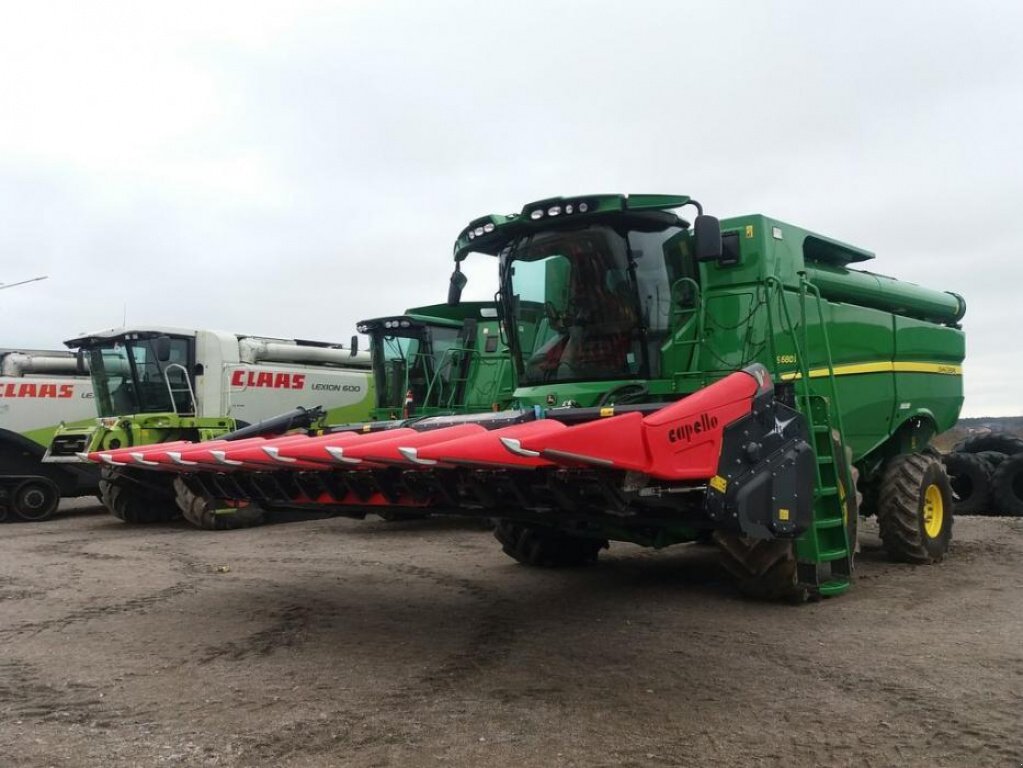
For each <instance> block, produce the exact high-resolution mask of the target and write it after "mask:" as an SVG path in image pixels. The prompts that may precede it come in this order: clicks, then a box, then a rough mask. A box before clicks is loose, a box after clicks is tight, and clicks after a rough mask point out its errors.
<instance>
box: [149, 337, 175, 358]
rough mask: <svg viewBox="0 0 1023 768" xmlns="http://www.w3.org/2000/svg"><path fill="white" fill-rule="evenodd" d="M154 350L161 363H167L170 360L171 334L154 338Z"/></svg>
mask: <svg viewBox="0 0 1023 768" xmlns="http://www.w3.org/2000/svg"><path fill="white" fill-rule="evenodd" d="M153 352H154V354H155V355H156V359H157V360H159V361H160V362H161V363H166V362H167V361H168V360H170V353H171V345H170V336H157V337H156V338H155V339H153Z"/></svg>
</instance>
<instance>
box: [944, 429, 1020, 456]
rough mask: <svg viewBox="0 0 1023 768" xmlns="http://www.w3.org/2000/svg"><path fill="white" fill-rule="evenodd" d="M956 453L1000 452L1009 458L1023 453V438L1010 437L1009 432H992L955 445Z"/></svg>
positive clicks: (969, 438) (954, 450)
mask: <svg viewBox="0 0 1023 768" xmlns="http://www.w3.org/2000/svg"><path fill="white" fill-rule="evenodd" d="M952 451H953V452H955V453H982V452H985V451H998V452H999V453H1005V454H1008V455H1009V456H1015V455H1016V454H1017V453H1023V438H1019V437H1016V436H1015V435H1010V434H1008V433H1007V432H991V433H989V434H986V435H978V436H976V437H968V438H966V439H965V440H961V441H960V442H958V443H956V444H955V447H954V448H953V449H952Z"/></svg>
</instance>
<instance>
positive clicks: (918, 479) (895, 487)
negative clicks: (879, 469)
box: [877, 451, 953, 564]
mask: <svg viewBox="0 0 1023 768" xmlns="http://www.w3.org/2000/svg"><path fill="white" fill-rule="evenodd" d="M952 509H953V504H952V485H951V483H950V482H949V480H948V475H947V474H945V467H944V466H943V465H942V463H941V460H940V459H939V458H938V457H937V456H936V455H935V454H933V453H931V452H928V451H925V452H920V453H908V454H904V455H902V456H896V457H895V458H894V459H892V460H891V461H890V462H889V463H888V466H886V467H885V469H884V477H883V479H882V481H881V496H880V500H879V503H878V510H877V524H878V528H879V530H880V533H881V541H882V542H883V543H884V547H885V549H886V550H887V551H888V554H889V555H890V556H891V557H892V558H893V559H895V560H900V561H902V562H906V563H917V564H925V563H936V562H938V561H940V560H941V559H942V558H943V557H944V556H945V553H946V552H948V547H949V544H950V543H951V541H952V522H953V515H952Z"/></svg>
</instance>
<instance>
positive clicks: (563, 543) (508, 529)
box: [494, 520, 608, 568]
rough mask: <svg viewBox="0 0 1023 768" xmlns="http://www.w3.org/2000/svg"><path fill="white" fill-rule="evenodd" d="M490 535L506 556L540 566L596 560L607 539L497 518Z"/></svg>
mask: <svg viewBox="0 0 1023 768" xmlns="http://www.w3.org/2000/svg"><path fill="white" fill-rule="evenodd" d="M494 538H496V539H497V540H498V541H499V542H501V549H502V550H503V551H504V553H505V554H506V555H508V557H510V558H512V559H514V560H517V561H518V562H520V563H522V564H523V565H533V566H540V567H544V568H566V567H567V568H573V567H579V566H583V565H590V564H592V563H595V562H597V556H598V555H599V554H600V550H602V549H607V547H608V542H607V539H588V538H583V537H579V536H569V535H568V534H566V533H562V532H561V531H556V530H554V529H552V528H544V527H542V526H538V525H526V524H524V523H514V522H511V521H509V520H500V521H498V523H497V525H496V527H495V528H494Z"/></svg>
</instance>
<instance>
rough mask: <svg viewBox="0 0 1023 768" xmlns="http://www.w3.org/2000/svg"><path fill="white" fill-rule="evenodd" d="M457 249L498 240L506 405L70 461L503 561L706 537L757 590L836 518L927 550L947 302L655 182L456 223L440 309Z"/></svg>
mask: <svg viewBox="0 0 1023 768" xmlns="http://www.w3.org/2000/svg"><path fill="white" fill-rule="evenodd" d="M687 206H691V207H693V208H695V209H696V212H697V216H696V218H695V220H694V221H693V223H692V225H690V224H689V222H687V221H685V220H683V219H682V218H680V216H679V215H678V213H676V211H679V210H680V209H683V208H686V207H687ZM473 253H480V254H486V255H489V256H494V257H497V258H498V260H499V265H500V290H499V303H498V313H499V317H500V320H501V332H502V334H503V338H504V339H505V340H506V341H507V344H508V346H509V349H510V353H511V357H512V360H513V362H514V365H515V373H516V383H517V387H516V390H515V403H514V405H515V407H514V408H512V409H509V410H505V411H502V412H495V413H487V414H466V415H460V416H438V417H428V418H423V419H418V420H414V421H411V422H409V421H401V420H396V421H394V422H392V423H390V424H382V423H378V424H376V425H364V426H363V427H358V428H352V429H349V430H345V431H339V432H334V433H332V434H326V435H320V436H309V435H305V436H301V435H300V436H290V437H285V438H280V439H276V440H262V439H257V440H255V441H247V442H246V443H245V444H242V443H237V444H235V445H234V446H230V447H222V448H221V451H222V452H221V454H220V455H219V456H218V457H217V458H218V459H219V460H214V457H212V456H211V455H210V452H208V450H207V449H205V448H203V447H201V446H192V447H190V448H184V449H181V450H183V451H184V452H183V453H182V455H187V456H188V457H189V464H188V465H187V466H183V465H182V464H180V463H177V464H175V463H174V462H173V461H171V460H169V459H168V458H167V454H166V452H162V451H160V450H152V451H141V452H135V453H132V452H130V451H128V452H125V451H114V452H103V453H93V454H90V458H91V459H92V460H93V461H106V462H108V463H109V462H118V463H124V464H126V465H129V464H131V465H136V466H141V467H145V468H146V469H148V470H150V471H152V472H154V473H159V472H171V473H177V474H180V476H181V481H182V482H184V483H187V484H188V485H189V486H190V487H192V488H193V489H194V490H195V492H196V493H202V494H205V495H207V496H208V497H210V498H212V499H219V500H233V501H235V502H237V501H238V500H248V501H253V502H256V503H264V504H266V503H269V504H279V505H292V506H297V507H312V506H316V507H325V508H329V509H331V510H332V511H334V512H335V513H337V514H348V515H352V516H361V515H364V514H365V513H366V512H368V511H374V510H377V509H380V508H386V509H396V510H414V511H419V512H425V513H430V512H433V511H437V512H443V513H446V514H450V513H452V512H454V513H458V514H465V515H479V516H486V517H490V518H493V519H495V520H496V521H497V528H496V535H497V538H498V539H499V540H500V542H501V543H502V544H503V549H504V551H505V552H506V553H507V554H509V555H510V556H512V557H513V558H515V559H517V560H519V561H521V562H524V563H528V564H537V565H571V564H581V563H586V562H590V561H593V560H594V559H595V558H596V557H597V555H598V553H599V552H600V550H601V549H602V548H604V547H606V546H607V544H608V540H619V541H629V542H635V543H639V544H643V545H648V546H654V547H661V546H665V545H669V544H673V543H679V542H687V541H694V540H699V539H704V540H705V539H709V538H712V539H713V540H714V541H715V542H716V543H717V544H718V545H719V546H720V548H721V552H722V555H723V558H724V563H725V565H726V566H727V568H728V570H729V571H731V572H732V573H733V574H734V575H735V577H736V579H737V582H738V584H739V586H740V587H741V588H742V589H743V590H744V591H746V592H747V593H749V594H753V595H758V596H763V597H778V598H788V599H793V600H799V599H803V598H806V597H808V596H819V595H833V594H838V593H840V592H842V591H844V590H845V589H846V588H847V587H848V586H849V583H850V577H851V574H852V566H853V556H854V553H855V550H856V531H857V525H856V523H857V517H858V513H860V512H862V513H863V514H875V515H877V518H878V523H879V529H880V534H881V537H882V540H883V542H884V545H885V547H886V548H887V550H888V551H889V552H890V553H891V554H892V555H893V556H894V557H896V558H899V559H902V560H907V561H910V562H915V563H926V562H932V561H935V560H938V559H940V558H941V557H942V556H943V555H944V554H945V552H946V550H947V548H948V546H949V541H950V537H951V528H952V516H951V492H950V490H949V483H948V478H947V477H946V475H945V472H944V470H943V468H942V464H941V462H940V460H939V458H938V456H937V455H936V454H935V453H934V452H933V451H932V449H929V448H928V441H929V439H930V438H931V436H932V435H934V434H935V433H936V432H938V431H941V430H944V429H946V428H948V427H949V426H951V425H952V424H953V423H954V422H955V420H956V418H957V416H958V413H959V409H960V407H961V405H962V399H963V398H962V377H961V374H962V371H961V364H962V361H963V357H964V337H963V334H962V332H961V331H960V330H959V327H958V325H957V324H958V322H959V320H960V319H961V318H962V316H963V314H964V312H965V304H964V302H963V300H962V299H961V298H960V297H959V296H957V295H955V294H952V293H945V292H939V291H934V290H928V289H925V288H921V287H918V286H916V285H911V284H908V283H904V282H899V281H897V280H894V279H892V278H888V277H884V276H882V275H877V274H873V273H871V272H867V271H861V270H859V269H855V268H853V267H852V266H851V265H854V264H859V263H862V262H865V261H867V260H869V259H871V258H873V254H871V253H869V252H866V251H863V250H860V249H858V248H854V247H852V246H849V245H845V244H843V243H840V242H837V241H835V240H832V239H829V238H827V237H823V236H820V235H817V234H814V233H811V232H808V231H806V230H804V229H800V228H798V227H795V226H790V225H788V224H785V223H783V222H780V221H776V220H773V219H770V218H767V217H765V216H761V215H750V216H740V217H736V218H732V219H726V220H724V221H721V222H719V221H718V220H717V219H715V218H714V217H712V216H709V215H705V214H704V213H703V210H702V208H701V206H700V205H699V204H698V203H696V201H694V200H691V199H690V198H688V197H684V196H674V195H633V196H629V197H625V196H621V195H590V196H581V197H574V198H553V199H549V200H543V201H539V202H536V203H531V204H529V205H527V206H525V208H524V209H523V210H522V211H521V213H518V214H513V215H507V216H500V215H494V216H485V217H483V218H480V219H476V220H474V221H473V222H471V223H470V224H469V226H468V227H467V228H466V229H465V230H464V231H463V232H462V233H461V234H460V235H459V237H458V240H457V242H456V244H455V262H456V269H455V272H454V274H453V275H452V278H451V289H450V295H449V304H451V305H453V306H454V305H457V304H458V303H459V298H460V295H461V289H462V287H463V286H464V284H465V282H466V281H465V277H464V275H463V274H462V272H461V270H460V264H461V262H462V261H463V260H464V259H465V258H467V257H468V256H469V255H470V254H473ZM384 427H386V428H384ZM268 459H269V461H268ZM857 484H858V486H859V488H860V490H862V492H863V498H862V506H861V508H860V509H857V506H858V498H859V494H858V493H856V492H854V488H855V487H856V485H857Z"/></svg>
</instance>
